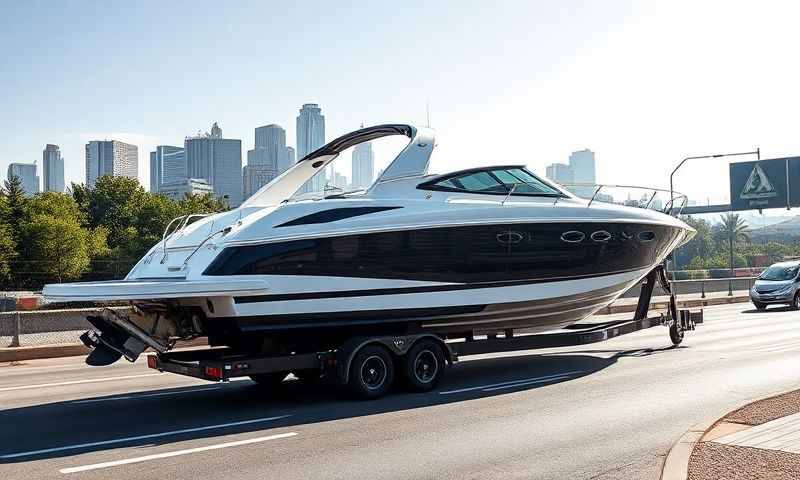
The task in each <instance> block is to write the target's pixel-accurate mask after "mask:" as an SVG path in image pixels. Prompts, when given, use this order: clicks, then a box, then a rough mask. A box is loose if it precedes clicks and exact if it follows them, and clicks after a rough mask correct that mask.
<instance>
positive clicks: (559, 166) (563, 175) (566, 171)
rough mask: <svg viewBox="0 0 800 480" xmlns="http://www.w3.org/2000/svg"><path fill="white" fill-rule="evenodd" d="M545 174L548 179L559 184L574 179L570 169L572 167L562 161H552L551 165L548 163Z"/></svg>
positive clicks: (570, 181) (571, 181)
mask: <svg viewBox="0 0 800 480" xmlns="http://www.w3.org/2000/svg"><path fill="white" fill-rule="evenodd" d="M545 176H546V177H547V178H549V179H550V180H552V181H554V182H556V183H560V184H567V183H573V182H574V181H575V175H574V173H573V171H572V167H570V166H569V165H566V164H564V163H554V164H552V165H548V166H547V170H546V173H545Z"/></svg>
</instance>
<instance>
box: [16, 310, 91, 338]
mask: <svg viewBox="0 0 800 480" xmlns="http://www.w3.org/2000/svg"><path fill="white" fill-rule="evenodd" d="M101 311H102V308H75V309H68V310H35V311H12V312H4V313H0V348H5V347H26V346H36V345H54V344H68V343H78V342H80V340H79V339H78V337H79V336H80V335H81V334H82V333H83V332H85V331H86V330H88V329H90V328H91V325H90V324H89V322H88V321H87V320H86V317H87V316H89V315H99V314H100V312H101Z"/></svg>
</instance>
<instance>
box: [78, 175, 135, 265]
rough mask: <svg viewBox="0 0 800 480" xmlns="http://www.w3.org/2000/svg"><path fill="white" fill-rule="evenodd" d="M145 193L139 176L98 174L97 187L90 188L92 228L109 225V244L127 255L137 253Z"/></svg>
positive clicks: (89, 216) (89, 208) (90, 221)
mask: <svg viewBox="0 0 800 480" xmlns="http://www.w3.org/2000/svg"><path fill="white" fill-rule="evenodd" d="M145 195H146V192H145V191H144V188H142V186H141V185H139V181H138V180H136V179H135V178H127V177H112V176H108V175H104V176H102V177H100V178H98V179H97V182H96V183H95V186H94V188H93V189H91V190H90V191H89V201H88V204H87V212H86V213H87V223H88V225H89V226H90V227H91V228H98V227H105V228H106V229H107V231H108V246H109V247H111V248H112V249H117V250H122V252H120V253H123V254H125V255H131V256H133V255H136V253H138V252H137V245H138V243H137V242H136V241H135V240H136V237H137V236H138V231H137V230H136V226H137V225H138V224H139V223H140V221H141V219H140V215H141V210H142V205H143V202H144V199H145ZM73 198H75V191H74V190H73ZM131 249H132V250H133V251H131Z"/></svg>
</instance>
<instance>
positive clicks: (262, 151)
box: [242, 124, 288, 199]
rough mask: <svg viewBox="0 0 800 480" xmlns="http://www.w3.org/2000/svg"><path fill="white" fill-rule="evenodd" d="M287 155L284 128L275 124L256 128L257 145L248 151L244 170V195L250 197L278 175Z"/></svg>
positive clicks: (245, 197) (246, 197)
mask: <svg viewBox="0 0 800 480" xmlns="http://www.w3.org/2000/svg"><path fill="white" fill-rule="evenodd" d="M286 157H287V147H286V131H285V130H284V129H283V128H281V127H280V126H279V125H274V124H272V125H266V126H263V127H258V128H256V130H255V147H254V148H253V149H252V150H248V151H247V165H246V166H245V167H244V170H243V172H242V197H243V198H244V199H248V198H250V196H251V195H253V194H254V193H256V192H257V191H258V189H260V188H261V187H263V186H264V185H266V184H267V183H269V182H270V181H272V179H273V178H275V177H277V176H278V175H279V174H280V173H281V172H282V171H283V170H279V168H280V167H281V166H283V165H284V164H285V163H286ZM287 168H288V167H287ZM284 170H285V169H284Z"/></svg>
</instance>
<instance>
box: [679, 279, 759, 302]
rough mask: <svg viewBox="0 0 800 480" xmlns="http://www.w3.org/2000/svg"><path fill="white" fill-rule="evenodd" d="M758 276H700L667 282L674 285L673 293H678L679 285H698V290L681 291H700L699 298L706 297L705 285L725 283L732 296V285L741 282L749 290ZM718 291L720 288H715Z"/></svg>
mask: <svg viewBox="0 0 800 480" xmlns="http://www.w3.org/2000/svg"><path fill="white" fill-rule="evenodd" d="M757 278H758V277H729V278H700V279H690V280H670V281H669V283H670V284H671V285H674V286H675V293H676V294H678V295H680V294H681V292H679V291H678V288H677V287H679V286H681V285H697V284H699V285H700V292H683V293H700V298H706V285H708V284H714V283H718V284H723V285H724V284H727V286H728V296H729V297H732V296H733V286H734V284H735V283H737V282H738V283H742V284H746V285H747V288H746V290H750V289H751V288H752V287H753V283H754V282H755V281H756V279H757ZM715 291H720V290H715Z"/></svg>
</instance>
